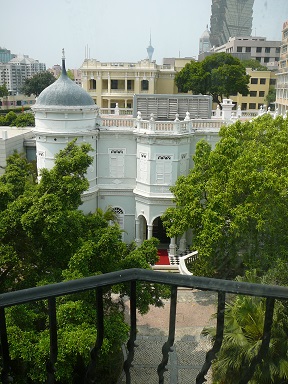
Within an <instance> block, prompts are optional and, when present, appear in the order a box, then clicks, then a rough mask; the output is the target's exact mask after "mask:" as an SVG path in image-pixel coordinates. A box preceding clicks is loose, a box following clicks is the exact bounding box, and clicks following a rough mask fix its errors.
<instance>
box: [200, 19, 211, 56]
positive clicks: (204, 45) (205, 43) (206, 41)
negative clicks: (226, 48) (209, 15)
mask: <svg viewBox="0 0 288 384" xmlns="http://www.w3.org/2000/svg"><path fill="white" fill-rule="evenodd" d="M210 49H211V44H210V32H209V30H208V25H206V29H205V31H204V32H203V33H202V36H201V37H200V39H199V54H200V53H203V52H208V51H210Z"/></svg>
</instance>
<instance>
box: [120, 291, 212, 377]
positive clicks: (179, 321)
mask: <svg viewBox="0 0 288 384" xmlns="http://www.w3.org/2000/svg"><path fill="white" fill-rule="evenodd" d="M215 303H216V296H215V294H213V293H210V292H202V291H197V290H186V289H183V290H181V289H180V290H178V299H177V317H176V332H175V343H174V347H173V351H172V352H171V353H169V361H168V365H167V368H168V371H167V372H165V374H164V378H165V380H164V382H165V384H188V383H189V384H191V383H195V379H196V376H197V374H198V373H199V371H200V369H201V368H202V365H203V363H204V361H205V355H206V352H207V351H208V350H209V349H210V348H211V345H210V343H209V341H208V340H207V338H205V337H203V336H202V335H201V331H202V329H203V328H204V327H207V326H210V325H214V324H215V321H214V320H213V318H211V316H212V315H213V314H214V313H215V308H216V307H215ZM169 310H170V303H169V301H165V306H164V308H155V307H152V308H151V309H150V311H149V313H148V314H146V315H144V316H141V315H139V314H138V316H137V330H138V334H137V340H136V344H137V345H138V347H137V348H135V355H134V362H133V367H132V368H131V378H132V384H148V383H149V384H154V383H155V384H157V383H158V380H159V379H158V375H157V367H158V365H159V363H160V362H161V360H162V346H163V344H164V343H165V342H166V341H167V336H168V328H169ZM127 312H129V303H128V302H127ZM207 378H208V381H207V383H211V380H210V379H209V374H208V377H207ZM122 383H123V384H124V383H125V379H124V378H123V380H122V381H121V384H122Z"/></svg>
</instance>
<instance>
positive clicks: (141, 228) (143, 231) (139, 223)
mask: <svg viewBox="0 0 288 384" xmlns="http://www.w3.org/2000/svg"><path fill="white" fill-rule="evenodd" d="M135 233H136V243H137V244H138V245H141V244H142V243H143V241H144V240H146V239H147V238H148V229H147V220H146V218H145V216H142V215H140V216H138V218H137V220H136V229H135Z"/></svg>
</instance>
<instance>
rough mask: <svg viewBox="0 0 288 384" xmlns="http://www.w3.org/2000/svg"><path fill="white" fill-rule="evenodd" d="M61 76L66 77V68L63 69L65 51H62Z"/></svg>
mask: <svg viewBox="0 0 288 384" xmlns="http://www.w3.org/2000/svg"><path fill="white" fill-rule="evenodd" d="M62 75H67V72H66V68H65V50H64V48H63V49H62Z"/></svg>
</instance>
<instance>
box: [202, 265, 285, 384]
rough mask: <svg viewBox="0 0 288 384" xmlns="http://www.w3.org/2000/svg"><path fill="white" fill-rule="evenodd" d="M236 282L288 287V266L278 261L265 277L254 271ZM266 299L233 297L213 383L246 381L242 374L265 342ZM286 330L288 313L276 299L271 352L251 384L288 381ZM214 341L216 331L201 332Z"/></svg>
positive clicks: (227, 312)
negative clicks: (263, 340)
mask: <svg viewBox="0 0 288 384" xmlns="http://www.w3.org/2000/svg"><path fill="white" fill-rule="evenodd" d="M236 280H237V281H245V282H250V283H258V284H272V285H284V286H287V285H288V275H287V264H286V262H283V261H281V260H279V261H278V262H276V264H275V266H274V267H273V268H272V269H270V270H269V271H268V272H267V273H266V274H265V275H264V276H262V277H259V276H258V273H257V271H256V270H255V269H252V270H250V271H247V272H246V274H245V276H244V277H240V276H238V277H237V278H236ZM265 307H266V305H265V299H264V298H260V297H253V296H242V295H239V296H234V297H233V298H232V299H231V300H230V301H229V302H227V304H226V309H225V323H224V337H223V343H222V346H221V350H220V352H219V353H218V354H217V359H215V360H214V362H213V364H212V371H213V383H215V384H221V383H224V382H225V383H227V384H234V383H238V382H240V380H241V379H243V372H245V369H246V367H247V368H248V367H249V366H250V365H251V360H252V359H253V358H256V357H257V355H258V353H259V349H260V345H261V343H262V339H263V328H264V321H265V309H266V308H265ZM287 327H288V312H287V305H286V304H285V301H281V300H279V301H278V300H277V301H276V302H275V310H274V316H273V325H272V330H271V341H270V346H269V350H268V352H267V353H265V355H264V356H263V355H262V359H261V361H260V363H259V364H258V365H257V367H256V370H255V372H254V374H253V377H252V379H251V380H250V381H249V383H251V384H258V383H275V384H281V383H286V382H287V377H288V357H287V348H288V345H287ZM202 334H204V335H209V336H210V337H212V340H215V336H216V329H215V328H213V327H211V328H205V329H204V330H203V332H202Z"/></svg>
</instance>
